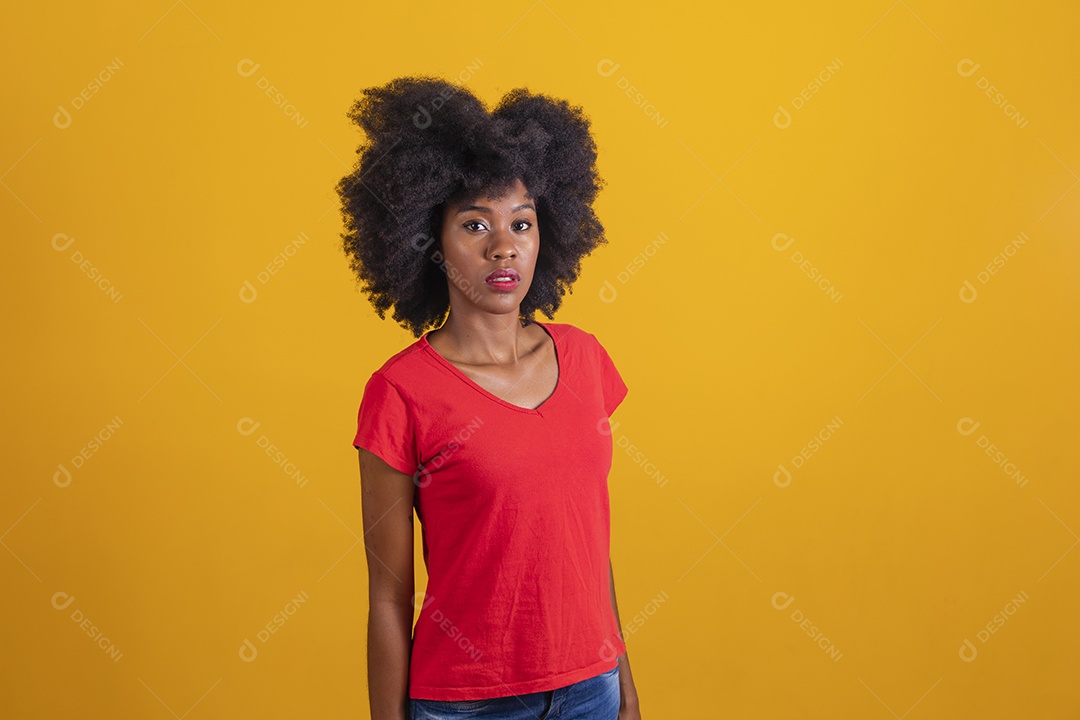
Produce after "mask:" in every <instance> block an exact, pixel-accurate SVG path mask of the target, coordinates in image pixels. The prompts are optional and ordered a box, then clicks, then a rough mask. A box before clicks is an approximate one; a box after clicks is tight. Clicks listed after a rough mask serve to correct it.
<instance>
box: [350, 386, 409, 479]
mask: <svg viewBox="0 0 1080 720" xmlns="http://www.w3.org/2000/svg"><path fill="white" fill-rule="evenodd" d="M353 447H356V448H364V449H365V450H368V451H370V452H372V453H374V454H376V455H378V456H379V457H380V458H382V459H383V460H384V461H386V464H387V465H389V466H390V467H392V468H394V469H395V470H398V471H400V472H403V473H405V474H407V475H415V474H416V471H417V468H418V466H417V463H416V437H415V425H414V423H413V421H412V413H411V412H410V411H409V406H408V404H407V403H406V401H405V398H403V397H402V395H401V392H400V391H399V390H398V389H397V388H396V387H395V386H394V384H393V383H391V382H390V381H389V380H387V379H386V377H385V376H384V375H383V374H382V373H381V372H376V373H374V374H373V375H372V376H371V378H370V379H369V380H368V382H367V385H366V386H365V387H364V397H363V399H362V400H361V401H360V410H359V412H358V413H357V418H356V437H355V438H354V439H353Z"/></svg>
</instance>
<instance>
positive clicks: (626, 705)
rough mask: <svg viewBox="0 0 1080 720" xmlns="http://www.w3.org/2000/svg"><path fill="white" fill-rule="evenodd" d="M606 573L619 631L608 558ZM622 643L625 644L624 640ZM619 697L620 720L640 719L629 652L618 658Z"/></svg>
mask: <svg viewBox="0 0 1080 720" xmlns="http://www.w3.org/2000/svg"><path fill="white" fill-rule="evenodd" d="M608 571H609V573H610V577H611V608H612V610H614V611H615V622H616V623H617V624H618V625H619V630H620V631H621V630H622V620H620V619H619V603H618V602H616V600H615V568H614V567H613V566H612V564H611V558H608ZM623 642H624V643H625V639H624V641H623ZM619 697H620V700H621V709H620V710H619V719H620V720H623V719H624V718H640V717H641V712H640V710H639V708H638V696H637V688H636V687H634V676H633V674H631V672H630V651H629V650H627V651H626V652H625V653H623V654H622V655H620V656H619Z"/></svg>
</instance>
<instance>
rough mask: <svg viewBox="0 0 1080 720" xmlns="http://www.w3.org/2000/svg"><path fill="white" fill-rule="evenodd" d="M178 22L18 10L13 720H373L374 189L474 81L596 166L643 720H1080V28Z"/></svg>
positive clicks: (559, 16)
mask: <svg viewBox="0 0 1080 720" xmlns="http://www.w3.org/2000/svg"><path fill="white" fill-rule="evenodd" d="M170 2H171V0H165V1H164V2H158V3H145V2H142V3H134V2H128V3H123V6H122V7H119V6H110V7H93V6H92V4H91V5H87V4H85V3H73V2H68V3H66V4H65V5H66V7H56V6H55V5H52V4H49V3H44V4H41V3H38V4H33V3H17V4H14V5H5V8H4V10H3V11H2V24H3V27H4V30H3V36H4V37H3V42H2V43H0V47H2V48H3V49H2V50H0V52H2V53H3V60H4V66H5V68H6V71H5V72H4V80H3V82H4V97H5V100H6V103H5V112H4V132H3V135H2V139H0V145H2V152H0V166H2V167H0V171H2V172H3V175H2V177H0V180H2V182H3V185H4V189H0V212H2V217H3V228H4V236H5V238H7V240H8V242H7V247H8V248H9V249H11V250H12V251H13V252H14V255H15V256H14V258H12V259H9V260H8V261H7V262H5V263H3V283H2V287H3V291H4V293H5V296H6V297H5V312H4V317H5V335H6V336H7V343H6V345H7V347H8V351H7V353H6V359H5V368H6V372H5V373H4V379H3V385H4V387H3V392H4V398H5V403H4V404H5V410H6V417H5V420H4V432H3V442H4V449H5V457H6V458H7V459H8V462H9V463H10V466H9V469H8V471H7V472H6V478H7V480H6V481H5V483H4V486H3V487H4V489H3V505H2V512H0V532H2V533H3V535H2V538H0V539H2V541H3V544H4V546H5V548H6V549H5V550H4V551H2V552H0V573H2V577H3V586H4V593H3V595H4V604H5V608H6V612H5V613H4V619H5V622H4V626H5V630H4V633H3V635H4V652H3V660H2V663H3V665H2V667H0V678H2V680H0V683H2V692H0V697H3V701H2V702H3V703H4V707H2V708H0V714H3V715H4V716H5V717H12V718H16V717H20V718H21V717H64V716H69V715H71V716H79V717H91V716H97V715H100V716H102V717H105V716H111V717H142V718H155V717H160V718H166V717H170V716H171V714H172V713H175V715H176V716H182V717H186V718H190V720H209V719H210V718H232V717H267V718H270V717H300V716H304V717H328V718H330V717H333V718H346V717H349V718H357V717H367V699H366V689H365V670H364V668H365V651H364V647H365V617H366V576H365V573H366V569H365V564H364V554H363V546H362V544H361V540H360V535H361V515H360V503H359V483H358V469H357V464H356V456H355V450H353V448H352V447H351V440H352V433H353V431H354V429H355V420H356V409H357V405H358V403H359V400H360V396H361V392H362V389H363V386H364V383H365V381H366V379H367V378H368V376H369V375H370V373H371V372H372V371H373V370H374V369H375V368H376V367H378V366H379V365H380V364H381V363H382V362H383V361H384V360H385V359H386V358H387V357H389V355H390V354H392V353H394V352H396V351H397V350H399V349H400V348H402V347H404V346H405V345H406V344H408V343H410V342H412V340H413V338H412V336H411V335H409V334H407V333H406V332H405V331H403V330H401V329H400V328H398V327H396V326H394V325H392V324H391V322H390V321H385V322H383V321H380V320H379V319H378V318H377V317H376V315H375V313H374V312H373V310H372V309H371V307H370V306H369V305H368V303H367V301H366V299H365V298H364V297H363V296H361V295H360V294H359V293H358V292H357V289H356V286H355V283H354V280H353V278H352V276H351V275H350V274H349V271H348V268H347V263H346V259H345V257H344V255H343V254H342V253H341V252H340V250H339V249H338V234H339V232H340V230H341V218H340V215H339V210H338V199H337V197H336V195H335V193H334V191H333V185H334V183H335V182H336V180H337V179H338V178H339V177H341V176H342V175H343V174H344V173H345V171H346V169H347V165H348V164H350V163H351V162H352V158H353V153H354V151H355V147H356V144H357V143H358V141H359V139H360V136H359V133H358V130H357V129H356V128H354V127H353V126H352V125H350V124H349V122H348V121H347V119H346V117H345V111H346V110H347V108H348V106H349V104H350V103H351V101H352V100H353V98H354V97H356V96H357V94H358V93H359V90H360V89H361V88H362V87H365V86H368V85H374V84H381V83H384V82H386V81H387V80H389V79H390V78H392V77H395V76H398V75H402V74H409V73H433V74H440V75H444V76H447V77H450V78H460V79H463V80H467V83H468V85H469V86H470V87H471V88H472V89H474V90H475V91H476V92H477V93H478V94H479V95H480V97H482V98H483V99H484V100H485V101H487V102H489V103H494V102H495V101H497V100H498V98H499V97H500V96H501V94H502V93H504V92H506V91H508V90H510V89H511V88H514V87H518V86H520V85H528V86H530V87H531V88H532V89H534V90H538V91H544V92H548V93H551V94H554V95H556V96H558V97H565V98H567V99H570V100H571V101H573V102H574V103H577V104H581V105H583V106H584V107H585V108H586V110H587V111H588V113H589V114H590V116H591V117H592V120H593V123H594V130H595V133H596V136H597V138H598V142H599V146H600V152H601V159H600V162H601V172H602V174H603V176H604V178H605V179H606V181H607V185H606V187H605V189H604V190H603V192H602V193H601V198H600V201H599V208H598V209H599V212H600V215H601V218H602V220H603V221H604V222H605V224H606V227H607V229H608V235H609V239H610V245H609V246H607V247H605V248H602V249H601V250H600V251H598V252H597V253H596V254H595V255H594V256H593V257H591V258H589V259H587V260H586V262H585V264H584V273H583V276H582V278H581V280H580V282H579V283H578V285H577V286H576V287H575V292H574V294H573V295H572V296H569V297H568V299H567V301H566V303H565V305H564V307H563V308H562V310H561V311H560V312H559V313H558V315H557V316H556V321H557V322H570V323H574V324H576V325H579V326H581V327H584V328H586V329H588V330H590V331H591V332H594V333H595V334H597V336H598V337H599V338H600V339H601V341H602V342H604V344H605V345H606V347H607V348H608V350H609V352H610V353H611V355H612V357H613V358H614V359H615V362H616V363H617V365H618V366H619V368H620V370H621V371H622V373H623V376H624V378H625V379H626V381H627V384H628V385H629V386H630V394H629V395H628V397H627V400H626V402H625V404H624V405H623V406H622V407H621V408H620V409H619V411H618V412H617V413H616V416H615V420H616V421H617V423H618V424H617V426H616V431H615V440H616V443H617V447H616V453H615V461H614V469H613V472H612V476H611V493H612V509H613V541H612V542H613V560H614V565H615V575H616V581H617V582H616V585H617V588H618V591H619V604H620V611H621V615H622V619H623V622H624V625H625V626H626V630H627V633H628V634H627V643H628V647H629V652H630V659H631V662H632V665H633V669H634V673H635V677H636V679H637V683H638V688H639V693H640V696H641V701H642V707H643V716H644V717H646V718H653V719H654V720H655V719H657V718H676V717H698V716H708V717H714V716H715V717H760V718H766V717H769V718H773V717H775V718H796V717H799V718H802V717H805V718H834V717H859V718H889V717H909V718H911V719H912V720H915V719H916V718H957V717H972V718H976V717H977V718H991V717H994V718H997V717H1000V718H1006V717H1008V718H1013V717H1039V718H1075V717H1078V716H1080V699H1078V697H1077V694H1076V692H1075V681H1076V678H1077V676H1078V671H1080V659H1078V657H1080V656H1078V655H1077V653H1076V647H1077V640H1078V631H1080V620H1078V618H1077V613H1076V598H1077V591H1078V590H1080V583H1078V570H1080V566H1078V563H1080V550H1076V545H1077V544H1078V543H1080V538H1078V533H1080V506H1078V503H1077V500H1078V491H1077V488H1076V479H1077V470H1078V468H1080V462H1078V459H1077V454H1076V442H1075V441H1076V438H1077V433H1078V430H1080V423H1078V420H1077V413H1076V407H1077V400H1078V399H1080V397H1078V395H1080V393H1078V392H1077V390H1078V381H1077V375H1076V368H1077V367H1078V366H1080V357H1078V355H1080V347H1078V333H1077V330H1078V320H1080V303H1078V301H1080V297H1078V294H1077V289H1078V287H1080V283H1078V282H1077V280H1078V261H1080V251H1078V249H1077V229H1078V227H1080V187H1077V185H1078V182H1080V136H1078V135H1077V132H1076V128H1077V117H1078V114H1080V80H1078V77H1080V76H1078V75H1077V72H1076V70H1077V68H1078V67H1080V51H1078V50H1077V45H1076V42H1075V39H1076V29H1077V27H1078V23H1080V8H1078V6H1077V4H1076V3H1073V2H1064V1H1061V0H1058V1H1057V2H1050V3H1041V4H1036V5H1034V6H1024V7H1022V8H1021V6H1020V5H1018V4H1015V3H1011V4H1005V3H998V4H995V6H994V7H992V8H988V7H986V5H987V4H986V3H979V2H971V1H968V2H964V3H961V4H950V5H952V7H951V8H949V9H945V8H943V4H940V3H928V2H897V3H895V4H890V2H891V0H885V1H884V2H873V3H865V2H847V3H844V5H845V7H843V8H839V9H836V8H834V7H832V6H830V7H828V8H825V7H811V6H810V5H809V4H805V3H797V2H789V3H785V4H772V5H768V6H766V5H762V4H755V3H746V4H738V6H736V4H733V3H724V4H718V5H722V6H723V9H716V8H713V9H707V8H706V7H705V6H707V5H709V4H708V3H689V2H682V3H671V2H665V3H656V4H646V5H642V6H639V7H627V6H621V7H619V6H614V5H612V7H610V8H607V9H600V8H599V7H597V6H596V5H595V4H591V3H580V2H566V1H565V0H543V1H542V2H538V3H532V2H531V0H526V1H525V2H513V3H504V2H471V3H465V4H461V5H458V6H454V7H448V6H445V5H444V4H442V3H432V4H431V5H430V6H429V7H428V8H426V9H422V8H417V7H415V6H414V5H413V4H402V3H382V4H379V5H377V6H376V5H374V4H372V5H369V6H365V7H357V6H355V5H349V6H345V5H341V6H338V7H324V6H321V5H320V4H318V3H300V4H293V5H290V6H288V7H280V6H276V5H274V4H266V3H244V4H243V6H242V7H239V6H237V7H229V8H226V7H225V4H223V3H218V4H215V3H209V2H205V0H180V2H177V3H175V4H172V5H170ZM230 5H232V4H230ZM271 86H272V89H271ZM268 91H269V92H270V93H271V94H274V97H271V95H268V94H267V92H268ZM988 93H989V94H988ZM279 259H281V260H284V262H278V260H279ZM275 263H277V264H275ZM268 268H269V270H268ZM256 423H257V425H256ZM110 426H112V429H109V428H110ZM95 438H98V439H99V441H98V444H97V445H96V446H95V445H94V444H93V443H94V442H95ZM270 445H272V446H273V447H272V448H271V447H269V446H270ZM268 451H269V452H270V453H271V454H268ZM81 453H85V455H84V456H82V459H81V460H78V459H77V458H79V457H80V454H81ZM272 453H280V455H273V454H272ZM798 458H801V459H798ZM293 472H295V473H296V474H297V476H296V477H293V476H291V474H290V473H293ZM418 553H419V550H418ZM417 557H418V569H419V572H420V577H419V578H418V582H417V584H418V588H422V587H423V576H422V566H420V565H419V554H418V555H417ZM279 614H284V616H285V617H286V618H287V620H286V622H285V623H284V624H283V625H281V626H280V627H278V626H276V625H275V616H277V615H279ZM268 625H270V626H271V627H272V628H273V629H274V630H275V632H273V633H271V632H269V631H267V630H266V627H267V626H268ZM987 628H989V629H987ZM260 633H262V634H263V636H262V637H260ZM99 643H100V644H102V645H106V646H108V647H106V648H105V649H103V648H101V647H99ZM110 648H111V649H110ZM253 650H254V652H253ZM245 656H246V659H245ZM170 711H171V712H170Z"/></svg>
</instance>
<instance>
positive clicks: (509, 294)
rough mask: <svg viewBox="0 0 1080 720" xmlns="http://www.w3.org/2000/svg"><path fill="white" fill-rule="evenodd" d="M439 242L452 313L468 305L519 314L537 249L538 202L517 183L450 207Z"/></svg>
mask: <svg viewBox="0 0 1080 720" xmlns="http://www.w3.org/2000/svg"><path fill="white" fill-rule="evenodd" d="M440 241H441V244H442V254H443V261H444V265H443V271H444V272H445V273H446V276H447V280H448V282H449V289H450V308H451V310H453V309H454V308H464V307H467V306H469V305H471V306H475V307H477V308H479V309H482V310H484V311H486V312H490V313H495V314H505V313H511V312H512V313H514V316H515V317H516V316H517V313H518V310H519V307H520V305H521V301H522V299H523V298H524V297H525V294H526V293H527V292H528V291H529V287H530V286H531V285H532V279H533V270H534V269H535V268H536V255H537V252H539V250H540V228H539V225H538V224H537V218H536V204H535V202H534V201H533V199H532V198H531V197H529V194H528V190H527V189H526V188H525V185H524V184H522V182H521V181H520V180H517V181H515V183H514V185H512V186H511V187H510V189H509V190H508V191H507V192H506V194H505V195H503V196H502V197H499V198H494V199H492V198H484V197H480V198H473V199H471V200H466V201H464V202H462V203H459V204H457V205H448V206H447V207H446V209H445V210H444V211H443V223H442V235H441V238H440ZM500 275H502V276H509V277H510V279H509V280H496V278H497V277H499V276H500Z"/></svg>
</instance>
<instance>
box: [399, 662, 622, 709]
mask: <svg viewBox="0 0 1080 720" xmlns="http://www.w3.org/2000/svg"><path fill="white" fill-rule="evenodd" d="M619 703H620V698H619V666H618V665H616V666H615V667H613V668H612V669H611V670H608V671H607V672H604V673H600V674H599V675H597V676H596V677H591V678H586V679H585V680H582V681H581V682H576V683H574V684H573V685H567V686H566V687H561V688H558V689H556V690H547V691H545V692H535V693H528V694H527V695H510V696H507V697H500V698H489V699H485V700H417V699H415V698H409V719H410V720H450V719H451V718H453V719H454V720H461V719H462V718H490V720H545V718H547V719H552V718H558V720H617V718H618V717H619Z"/></svg>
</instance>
